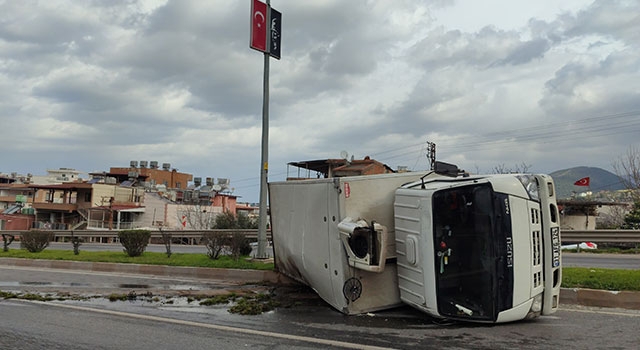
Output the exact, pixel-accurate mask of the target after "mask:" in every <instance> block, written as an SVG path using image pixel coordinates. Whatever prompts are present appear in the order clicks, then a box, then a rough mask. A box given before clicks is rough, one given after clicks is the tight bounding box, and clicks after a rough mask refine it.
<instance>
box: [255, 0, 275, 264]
mask: <svg viewBox="0 0 640 350" xmlns="http://www.w3.org/2000/svg"><path fill="white" fill-rule="evenodd" d="M266 17H267V38H266V40H267V42H266V48H267V51H266V52H265V53H264V78H263V86H262V91H263V92H262V156H261V159H260V216H259V217H258V254H257V256H256V258H258V259H266V258H267V257H268V256H267V254H266V253H267V173H268V171H269V49H270V46H271V45H270V43H271V41H270V38H271V2H270V1H269V0H267V16H266Z"/></svg>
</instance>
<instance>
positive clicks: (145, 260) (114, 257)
mask: <svg viewBox="0 0 640 350" xmlns="http://www.w3.org/2000/svg"><path fill="white" fill-rule="evenodd" d="M0 258H23V259H47V260H72V261H89V262H108V263H120V264H148V265H168V266H189V267H210V268H220V269H250V270H273V263H272V262H261V261H256V260H251V259H248V257H246V256H245V257H240V259H238V260H237V261H236V260H235V259H233V258H232V257H230V256H221V257H220V258H218V259H216V260H214V259H210V258H209V257H208V256H207V255H206V254H193V253H173V254H171V257H169V258H168V257H167V254H165V253H154V252H144V253H142V255H141V256H136V257H130V256H128V255H126V254H125V253H123V252H89V251H80V254H78V255H74V254H73V251H70V250H54V249H45V250H43V251H41V252H39V253H30V252H28V251H27V250H25V249H10V250H9V251H8V252H3V251H0Z"/></svg>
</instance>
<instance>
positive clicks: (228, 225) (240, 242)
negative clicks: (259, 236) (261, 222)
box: [214, 211, 258, 260]
mask: <svg viewBox="0 0 640 350" xmlns="http://www.w3.org/2000/svg"><path fill="white" fill-rule="evenodd" d="M214 228H217V229H227V230H229V229H231V230H245V229H257V228H258V222H257V220H252V219H251V218H250V217H249V216H247V215H234V214H233V213H231V212H228V211H226V212H224V213H222V214H220V215H218V216H216V219H215V223H214ZM226 244H227V245H228V246H229V250H230V251H231V255H232V256H233V257H234V259H236V260H238V259H239V258H240V256H242V255H248V254H250V253H251V245H250V243H249V240H248V239H247V238H246V237H245V235H244V234H243V233H242V232H238V231H235V232H231V233H230V235H229V236H228V240H227V241H226Z"/></svg>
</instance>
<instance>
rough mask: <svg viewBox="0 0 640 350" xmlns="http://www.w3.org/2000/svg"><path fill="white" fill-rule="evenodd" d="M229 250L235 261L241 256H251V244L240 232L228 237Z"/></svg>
mask: <svg viewBox="0 0 640 350" xmlns="http://www.w3.org/2000/svg"><path fill="white" fill-rule="evenodd" d="M229 250H230V251H231V255H232V256H233V258H234V259H235V260H236V261H237V260H238V259H240V257H241V256H242V255H249V254H251V244H249V240H248V239H247V237H246V236H245V234H244V233H242V232H233V233H231V236H230V237H229Z"/></svg>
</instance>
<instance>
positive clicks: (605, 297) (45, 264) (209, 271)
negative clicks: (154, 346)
mask: <svg viewBox="0 0 640 350" xmlns="http://www.w3.org/2000/svg"><path fill="white" fill-rule="evenodd" d="M0 265H7V266H20V267H38V268H46V269H66V270H80V271H96V272H113V273H128V274H138V275H153V276H165V277H171V276H174V277H178V276H179V277H190V278H198V279H213V280H223V281H230V282H239V283H263V282H269V283H274V284H284V285H292V284H299V283H298V282H297V281H294V280H293V279H291V278H289V277H287V276H285V275H282V274H280V273H278V272H275V271H269V270H264V271H262V270H241V269H217V268H208V267H182V266H166V265H144V264H118V263H103V262H86V261H65V260H43V259H21V258H0ZM560 304H573V305H584V306H596V307H608V308H621V309H631V310H640V292H631V291H607V290H596V289H581V288H561V289H560Z"/></svg>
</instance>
